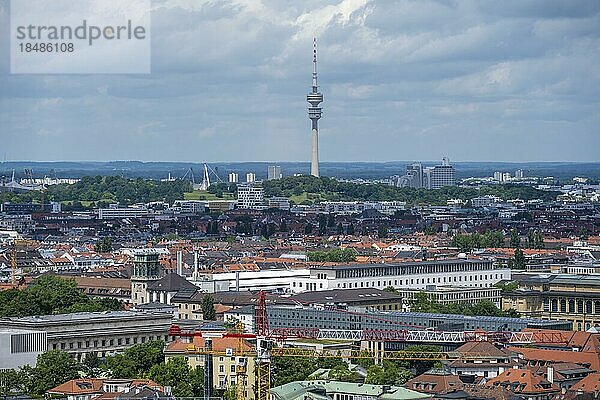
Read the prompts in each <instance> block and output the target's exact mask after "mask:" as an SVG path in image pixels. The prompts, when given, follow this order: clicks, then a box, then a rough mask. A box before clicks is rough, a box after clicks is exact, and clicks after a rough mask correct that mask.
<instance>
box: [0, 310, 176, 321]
mask: <svg viewBox="0 0 600 400" xmlns="http://www.w3.org/2000/svg"><path fill="white" fill-rule="evenodd" d="M172 316H173V314H172V313H170V312H157V311H153V312H144V311H102V312H81V313H70V314H53V315H34V316H29V317H10V318H2V319H0V323H2V322H25V323H32V324H34V323H61V322H76V321H82V322H87V321H93V320H105V319H133V318H139V317H148V318H156V317H169V318H170V317H172Z"/></svg>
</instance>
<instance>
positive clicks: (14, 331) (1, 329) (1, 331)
mask: <svg viewBox="0 0 600 400" xmlns="http://www.w3.org/2000/svg"><path fill="white" fill-rule="evenodd" d="M24 333H45V331H37V330H33V329H18V328H5V327H0V335H2V334H11V335H19V334H24Z"/></svg>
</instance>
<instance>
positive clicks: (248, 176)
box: [246, 172, 256, 183]
mask: <svg viewBox="0 0 600 400" xmlns="http://www.w3.org/2000/svg"><path fill="white" fill-rule="evenodd" d="M255 181H256V174H255V173H254V172H248V173H247V174H246V182H247V183H252V182H255Z"/></svg>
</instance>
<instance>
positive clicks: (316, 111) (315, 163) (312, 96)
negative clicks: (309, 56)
mask: <svg viewBox="0 0 600 400" xmlns="http://www.w3.org/2000/svg"><path fill="white" fill-rule="evenodd" d="M306 101H308V103H309V104H310V106H309V107H308V118H310V120H311V122H312V134H311V135H312V152H311V161H310V174H311V175H312V176H319V122H318V121H319V119H320V118H321V112H322V110H323V109H322V108H321V107H319V104H320V103H322V102H323V94H322V93H320V92H319V87H318V85H317V39H316V38H315V39H313V74H312V91H311V92H310V93H309V94H308V95H307V96H306Z"/></svg>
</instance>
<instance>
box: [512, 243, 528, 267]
mask: <svg viewBox="0 0 600 400" xmlns="http://www.w3.org/2000/svg"><path fill="white" fill-rule="evenodd" d="M509 266H510V267H511V268H514V269H525V268H526V267H527V261H526V260H525V255H524V254H523V250H521V249H520V248H518V247H517V248H516V249H515V254H514V256H513V257H512V258H511V259H510V260H509Z"/></svg>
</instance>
